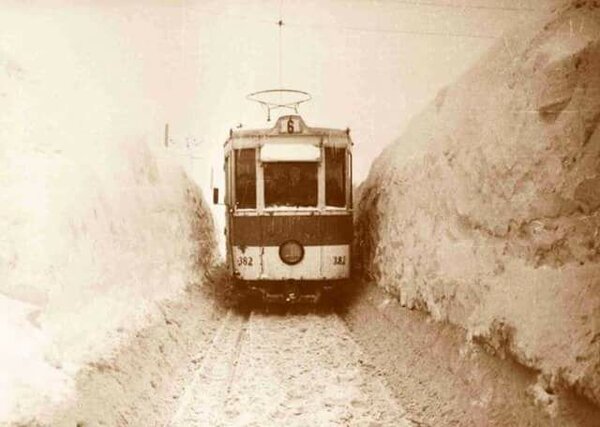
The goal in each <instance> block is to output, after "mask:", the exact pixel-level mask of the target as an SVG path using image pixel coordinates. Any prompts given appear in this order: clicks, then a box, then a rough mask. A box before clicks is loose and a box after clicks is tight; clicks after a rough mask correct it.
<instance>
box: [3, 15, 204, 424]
mask: <svg viewBox="0 0 600 427" xmlns="http://www.w3.org/2000/svg"><path fill="white" fill-rule="evenodd" d="M7 14H8V16H10V13H9V11H7ZM31 16H32V17H33V16H37V15H34V14H32V15H31ZM7 19H8V18H7V17H6V16H3V17H2V18H1V20H3V21H4V20H7ZM50 21H51V20H48V21H44V20H41V22H38V24H39V26H38V27H37V28H38V30H39V31H40V32H39V33H36V34H35V37H33V36H27V34H26V32H25V34H22V33H19V32H18V31H16V30H15V31H14V32H12V33H11V34H12V36H14V37H13V39H12V43H6V44H0V99H1V100H2V111H1V112H0V141H1V142H0V230H1V237H0V277H1V281H0V348H1V349H2V351H1V352H0V423H2V422H3V421H7V422H8V421H15V420H25V421H27V420H28V419H29V418H30V417H31V418H33V417H35V416H36V413H37V412H40V411H46V410H47V411H50V410H52V409H51V408H52V407H53V405H54V404H58V403H60V402H63V401H64V400H65V399H67V398H68V397H69V396H71V395H72V391H73V378H74V375H75V374H76V372H77V371H78V370H79V369H80V368H81V367H82V366H83V365H84V364H86V363H88V362H89V361H91V360H95V359H96V358H98V357H100V355H102V354H105V353H107V352H110V351H111V350H112V349H113V348H115V347H116V346H118V345H119V343H120V342H121V341H122V340H125V339H126V337H127V335H128V333H129V332H130V331H134V330H135V329H136V328H139V327H141V326H142V325H144V324H145V323H146V322H148V321H149V319H150V318H151V317H153V316H155V315H156V314H157V308H156V302H157V301H159V300H163V299H166V298H170V297H173V296H175V295H177V294H178V293H180V292H181V291H182V290H183V289H184V288H185V287H186V285H188V284H189V283H192V282H195V281H198V280H199V275H201V274H202V272H203V271H204V270H205V268H206V267H207V266H208V265H209V264H210V263H211V260H212V256H213V255H212V251H213V244H214V237H213V226H212V220H211V217H210V215H209V214H208V211H207V209H206V207H205V205H204V202H203V201H202V196H201V195H200V192H199V190H198V189H197V187H196V186H195V185H194V184H192V183H191V182H190V180H189V179H188V178H187V176H186V175H185V174H184V172H183V170H182V169H181V167H179V166H178V165H177V164H176V162H175V161H174V160H173V159H172V154H171V153H169V152H168V151H167V150H165V149H164V148H163V147H162V141H161V139H162V134H161V133H160V132H158V133H156V134H153V135H152V136H150V137H149V136H148V135H151V133H150V132H145V131H148V129H150V128H152V129H154V125H155V124H156V123H153V124H149V123H145V122H144V120H141V118H143V117H147V118H148V119H151V118H153V119H156V117H155V116H153V114H154V113H155V112H154V111H151V109H150V108H146V107H148V106H149V105H150V103H148V101H147V100H140V99H139V98H137V97H135V96H130V95H132V94H131V93H129V92H127V91H126V90H125V89H124V88H127V87H130V86H132V85H133V84H132V83H130V82H128V81H127V80H128V79H129V77H131V76H127V75H126V74H127V73H126V72H125V71H123V69H121V68H119V69H118V71H119V73H118V74H117V73H113V74H107V75H104V74H102V72H101V71H98V70H101V69H102V67H104V66H105V65H106V63H107V62H111V61H112V62H113V64H117V63H119V61H118V58H113V57H111V58H105V57H103V56H102V55H98V56H96V57H95V62H94V61H92V62H88V61H87V60H86V58H84V57H82V56H78V55H77V54H75V53H74V51H75V47H74V46H76V45H77V44H78V42H79V41H80V40H79V39H78V40H75V39H74V38H73V37H64V36H63V35H62V34H61V33H60V31H59V30H58V28H57V26H55V25H53V24H52V22H50ZM19 22H20V23H21V24H23V23H24V21H23V19H22V17H21V19H20V21H19V20H17V21H15V22H12V23H10V22H6V23H5V24H6V25H7V26H8V27H9V29H11V30H14V28H12V27H11V26H15V27H17V26H18V24H19ZM28 22H29V21H28ZM69 22H71V24H72V25H75V26H78V25H81V22H83V21H82V20H79V21H78V20H76V19H74V20H73V21H69ZM73 22H74V23H73ZM29 23H31V22H29ZM63 23H64V22H63ZM26 27H27V26H26ZM27 28H29V27H27ZM78 28H79V27H78ZM63 30H64V31H66V29H65V28H63ZM87 30H88V31H87V32H85V31H83V32H80V33H79V34H81V37H82V38H86V39H88V41H90V40H89V39H93V40H95V42H97V44H100V45H102V43H106V44H108V45H110V37H104V36H106V32H104V33H102V32H100V33H98V34H97V33H94V30H98V28H96V27H94V25H92V24H90V25H89V28H88V29H87ZM41 32H45V33H44V34H46V39H40V34H41ZM57 33H58V34H57ZM95 36H97V38H94V37H95ZM33 38H35V40H32V39H33ZM107 40H109V41H107ZM28 43H31V44H33V46H35V47H36V48H37V49H33V50H31V49H28V47H31V45H29V44H28ZM65 44H66V46H65ZM94 46H96V44H95V43H93V42H90V44H89V46H88V48H89V49H92V48H94ZM102 46H104V47H106V45H102ZM89 49H87V48H86V52H89ZM96 50H98V51H102V52H103V53H104V54H105V55H106V56H110V55H114V56H115V57H118V56H119V53H118V52H119V51H118V50H111V49H109V48H106V49H105V50H103V49H96ZM115 52H117V53H115ZM79 53H81V52H79ZM59 59H60V60H59ZM132 81H133V80H132ZM111 83H112V85H111ZM108 88H112V91H111V90H109V89H108ZM75 89H76V90H75ZM116 94H118V95H116ZM140 111H144V112H145V115H142V114H140ZM134 112H135V113H134ZM159 129H160V127H159Z"/></svg>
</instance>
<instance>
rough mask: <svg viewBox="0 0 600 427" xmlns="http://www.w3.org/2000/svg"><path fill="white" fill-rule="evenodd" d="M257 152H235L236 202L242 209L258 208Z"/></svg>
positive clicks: (248, 150) (245, 150)
mask: <svg viewBox="0 0 600 427" xmlns="http://www.w3.org/2000/svg"><path fill="white" fill-rule="evenodd" d="M255 153H256V150H255V149H253V148H245V149H242V150H235V202H236V206H237V207H238V208H240V209H254V208H256V154H255Z"/></svg>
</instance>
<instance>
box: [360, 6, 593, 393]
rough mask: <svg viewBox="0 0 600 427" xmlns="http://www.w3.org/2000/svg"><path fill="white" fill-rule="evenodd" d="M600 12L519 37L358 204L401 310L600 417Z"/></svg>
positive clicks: (448, 94) (374, 174)
mask: <svg viewBox="0 0 600 427" xmlns="http://www.w3.org/2000/svg"><path fill="white" fill-rule="evenodd" d="M599 122H600V3H599V2H597V1H577V2H572V3H570V4H568V5H564V6H562V7H560V8H559V9H557V10H555V11H554V12H553V13H552V15H551V16H549V17H547V18H545V19H544V20H542V21H540V22H538V23H536V24H535V25H534V26H531V27H528V28H524V29H522V30H520V31H517V32H515V33H513V34H508V35H506V36H505V37H504V38H503V39H502V40H500V41H499V42H498V43H497V44H496V46H495V47H494V48H492V49H491V50H490V51H489V52H488V53H487V54H486V55H485V56H484V57H483V58H482V59H481V60H480V61H479V63H478V64H477V65H476V66H475V67H474V68H473V69H471V70H470V71H469V72H468V73H467V74H465V75H464V76H463V77H462V78H461V79H459V81H457V82H456V83H455V84H453V85H452V86H450V87H448V88H447V89H445V90H443V91H441V92H440V93H439V94H438V96H437V98H436V99H435V101H434V102H433V103H432V104H431V105H430V106H429V107H428V108H427V109H426V110H425V111H424V112H423V113H422V114H420V115H419V116H418V117H417V118H416V119H415V120H414V121H413V122H412V123H411V125H410V126H409V128H408V130H407V131H406V132H405V133H404V134H403V135H402V136H401V138H399V139H398V140H397V141H396V142H394V143H393V144H391V145H390V146H388V147H387V149H386V150H385V151H384V152H383V153H382V155H381V156H380V157H379V158H378V159H377V160H376V162H375V163H374V164H373V166H372V168H371V172H370V175H369V177H368V179H367V180H366V182H365V183H364V184H363V186H362V188H361V189H360V202H359V210H360V212H359V217H358V220H359V227H360V231H359V245H360V246H361V248H362V250H363V261H364V267H365V268H366V269H367V270H368V271H369V272H370V273H371V274H372V275H373V276H374V277H375V278H376V279H377V280H378V282H379V283H380V284H381V285H382V286H383V287H385V288H386V289H387V290H389V291H390V292H392V293H393V294H395V295H397V296H398V297H399V298H400V301H401V302H402V304H403V305H405V306H408V307H413V308H418V309H423V310H426V311H428V312H430V313H431V314H432V316H433V317H434V318H436V319H439V320H448V321H450V322H452V323H454V324H458V325H460V326H462V327H464V328H465V329H466V330H467V331H468V334H469V336H470V337H471V338H472V339H473V340H478V341H483V342H484V343H485V345H486V346H488V348H489V349H490V350H491V351H493V352H496V353H497V354H499V355H500V356H508V357H512V358H515V359H516V360H518V361H519V362H521V363H523V364H525V365H527V366H530V367H532V368H534V369H536V370H539V371H540V372H541V373H542V375H541V376H540V387H541V388H542V389H544V390H546V391H549V392H552V390H553V389H555V388H557V387H562V386H571V387H573V388H574V389H575V390H576V391H577V392H579V393H581V394H583V395H585V396H587V397H588V398H589V399H590V400H592V401H594V402H595V403H596V404H600V235H599V233H600V210H599V209H600V131H599V126H598V123H599Z"/></svg>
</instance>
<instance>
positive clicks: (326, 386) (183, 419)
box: [167, 311, 413, 427]
mask: <svg viewBox="0 0 600 427" xmlns="http://www.w3.org/2000/svg"><path fill="white" fill-rule="evenodd" d="M198 360H199V363H197V367H196V369H195V371H194V374H193V376H192V377H191V378H190V380H189V381H188V382H187V384H186V386H185V390H184V392H183V394H182V396H181V398H180V400H179V403H178V405H177V409H176V411H175V412H174V414H173V417H172V419H171V421H170V422H169V423H167V426H172V427H182V426H192V427H194V426H267V425H268V426H271V425H275V426H277V425H285V426H295V425H297V426H307V425H319V426H321V425H325V426H327V425H361V426H362V425H371V426H384V425H385V426H388V425H389V426H392V425H393V426H410V425H413V424H412V423H411V422H410V421H408V419H407V418H406V413H405V411H404V410H403V409H402V408H401V407H400V406H399V405H398V403H397V402H396V401H395V400H394V398H393V396H392V394H391V392H390V391H389V390H388V388H387V387H386V385H385V384H384V382H383V381H382V380H381V378H380V377H379V376H378V375H377V371H376V370H375V368H374V367H373V366H372V365H370V364H369V363H368V361H367V358H366V356H365V354H364V353H363V352H362V350H361V349H360V347H359V346H358V344H357V343H356V342H355V341H354V340H353V338H352V336H351V334H350V331H349V330H348V328H347V327H346V325H345V323H344V322H343V321H342V320H341V319H340V318H339V317H338V316H337V315H335V314H332V313H329V314H318V313H310V314H279V315H277V314H269V313H262V312H256V311H254V312H250V313H237V312H235V311H229V312H228V313H227V315H226V316H225V318H224V320H223V321H222V323H221V325H220V326H219V328H218V329H217V331H216V333H215V335H214V337H213V340H212V342H211V344H210V345H209V347H208V348H206V349H205V351H204V352H203V353H202V354H201V355H199V357H198Z"/></svg>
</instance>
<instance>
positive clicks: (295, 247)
mask: <svg viewBox="0 0 600 427" xmlns="http://www.w3.org/2000/svg"><path fill="white" fill-rule="evenodd" d="M279 258H281V260H282V261H283V262H285V263H286V264H288V265H294V264H298V263H299V262H300V261H302V258H304V247H303V246H302V245H301V244H300V243H298V242H297V241H295V240H288V241H287V242H285V243H282V244H281V246H279Z"/></svg>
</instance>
